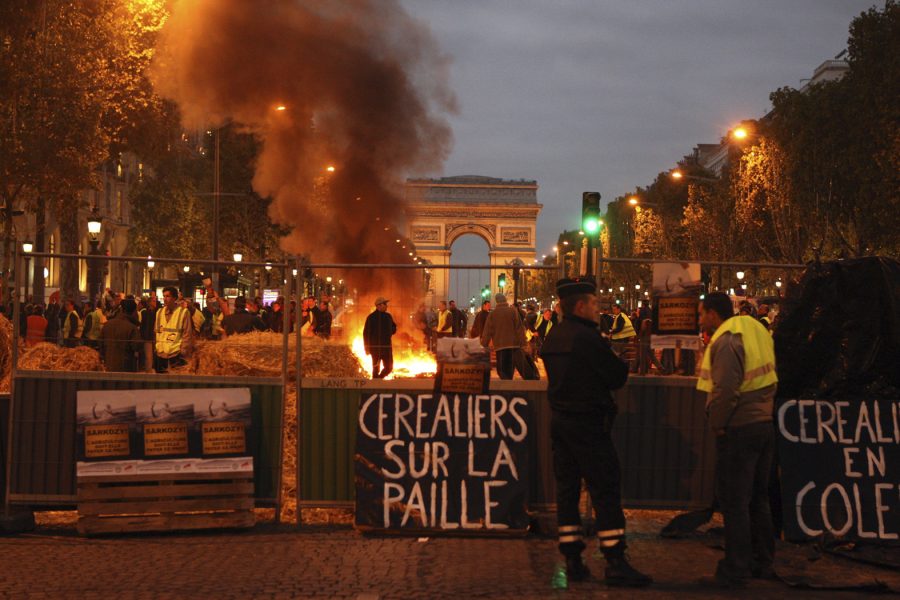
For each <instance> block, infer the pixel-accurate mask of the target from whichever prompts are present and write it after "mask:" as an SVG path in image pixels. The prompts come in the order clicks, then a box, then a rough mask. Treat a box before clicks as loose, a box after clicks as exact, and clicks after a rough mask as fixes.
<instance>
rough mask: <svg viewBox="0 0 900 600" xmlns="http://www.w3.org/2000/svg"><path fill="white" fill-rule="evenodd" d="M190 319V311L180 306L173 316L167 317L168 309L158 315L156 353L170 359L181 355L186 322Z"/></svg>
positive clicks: (161, 310)
mask: <svg viewBox="0 0 900 600" xmlns="http://www.w3.org/2000/svg"><path fill="white" fill-rule="evenodd" d="M187 318H188V309H186V308H184V307H183V306H178V307H176V308H175V310H173V311H172V315H171V316H169V317H168V318H167V317H166V309H165V308H161V309H159V311H158V312H157V313H156V353H157V354H158V355H159V356H162V357H163V358H169V357H172V356H175V355H176V354H180V353H181V343H182V342H183V341H184V320H185V319H187Z"/></svg>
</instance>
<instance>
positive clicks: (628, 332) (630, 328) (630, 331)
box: [609, 312, 637, 340]
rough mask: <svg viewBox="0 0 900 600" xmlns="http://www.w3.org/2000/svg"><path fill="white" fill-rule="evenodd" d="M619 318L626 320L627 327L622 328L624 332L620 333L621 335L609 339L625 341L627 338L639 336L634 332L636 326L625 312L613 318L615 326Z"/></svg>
mask: <svg viewBox="0 0 900 600" xmlns="http://www.w3.org/2000/svg"><path fill="white" fill-rule="evenodd" d="M619 317H622V318H623V319H625V325H624V326H623V327H622V331H620V332H619V333H614V334H612V335H611V336H609V337H610V338H611V339H614V340H624V339H626V338H630V337H634V336H635V335H637V333H635V331H634V325H632V324H631V319H629V318H628V317H627V316H625V313H623V312H621V313H619V314H618V315H616V316H615V317H613V325H615V323H616V321H615V320H616V319H618V318H619Z"/></svg>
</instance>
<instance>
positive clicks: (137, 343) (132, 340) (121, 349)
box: [100, 312, 142, 372]
mask: <svg viewBox="0 0 900 600" xmlns="http://www.w3.org/2000/svg"><path fill="white" fill-rule="evenodd" d="M100 339H101V341H102V342H103V362H104V363H105V364H106V370H107V371H127V372H134V371H136V370H137V359H136V358H135V354H136V353H137V352H139V351H140V349H141V345H142V343H141V331H140V327H139V326H138V320H137V315H127V314H125V313H124V312H119V314H118V315H116V316H115V317H114V318H112V319H110V320H109V321H107V322H106V323H105V324H104V325H103V329H102V330H101V331H100Z"/></svg>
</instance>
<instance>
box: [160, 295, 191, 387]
mask: <svg viewBox="0 0 900 600" xmlns="http://www.w3.org/2000/svg"><path fill="white" fill-rule="evenodd" d="M154 331H155V334H156V336H155V337H156V346H155V350H156V352H155V354H156V358H155V367H156V372H157V373H165V372H167V371H169V370H170V369H172V368H175V367H180V366H182V365H184V364H185V363H186V362H187V361H186V357H188V356H189V355H190V353H191V350H192V346H193V341H194V324H193V322H192V321H191V315H190V312H189V311H188V309H186V308H184V307H183V306H179V305H178V290H177V289H175V288H174V287H171V286H169V287H165V288H163V307H162V308H160V309H159V310H158V311H157V312H156V324H155V328H154Z"/></svg>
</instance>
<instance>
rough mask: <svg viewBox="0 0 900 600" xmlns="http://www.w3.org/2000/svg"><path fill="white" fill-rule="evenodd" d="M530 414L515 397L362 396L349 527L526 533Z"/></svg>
mask: <svg viewBox="0 0 900 600" xmlns="http://www.w3.org/2000/svg"><path fill="white" fill-rule="evenodd" d="M531 414H532V407H531V405H530V402H529V401H528V399H526V398H524V397H521V396H517V395H515V394H514V393H490V394H431V393H429V394H405V393H400V392H393V391H391V392H385V393H378V392H375V391H373V392H372V393H364V394H363V395H362V397H361V399H360V406H359V417H358V418H359V421H358V423H357V425H358V427H357V436H356V454H355V456H354V467H355V476H356V526H357V528H359V529H361V530H379V531H385V532H394V533H409V534H418V533H421V532H430V533H435V534H437V533H455V534H459V533H477V534H485V533H518V532H524V531H525V530H526V529H527V527H528V515H527V513H526V501H527V495H528V472H529V456H528V442H529V440H528V436H529V426H530V424H531V422H532V420H531Z"/></svg>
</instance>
